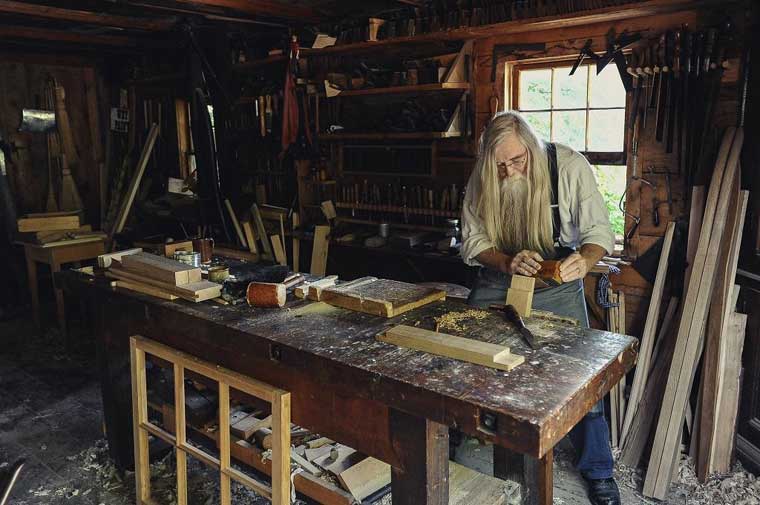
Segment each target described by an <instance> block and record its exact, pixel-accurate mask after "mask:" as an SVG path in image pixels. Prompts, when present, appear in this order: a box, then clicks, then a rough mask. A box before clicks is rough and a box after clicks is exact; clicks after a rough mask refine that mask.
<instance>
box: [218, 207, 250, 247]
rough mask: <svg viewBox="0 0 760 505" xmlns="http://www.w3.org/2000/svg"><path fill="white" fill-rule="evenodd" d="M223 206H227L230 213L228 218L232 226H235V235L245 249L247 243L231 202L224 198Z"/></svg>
mask: <svg viewBox="0 0 760 505" xmlns="http://www.w3.org/2000/svg"><path fill="white" fill-rule="evenodd" d="M224 206H225V207H226V208H227V212H228V213H229V215H230V220H231V221H232V226H233V227H234V228H235V235H237V238H238V241H239V242H240V245H242V246H243V247H245V248H246V249H247V248H248V243H247V242H246V241H245V236H244V235H243V230H242V228H240V221H238V218H237V216H236V215H235V209H233V208H232V204H231V203H230V201H229V200H228V199H225V200H224Z"/></svg>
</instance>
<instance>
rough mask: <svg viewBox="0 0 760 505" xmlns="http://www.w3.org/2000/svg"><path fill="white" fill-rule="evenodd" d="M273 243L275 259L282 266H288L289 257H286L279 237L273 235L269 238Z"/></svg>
mask: <svg viewBox="0 0 760 505" xmlns="http://www.w3.org/2000/svg"><path fill="white" fill-rule="evenodd" d="M269 240H271V241H272V250H273V251H274V259H275V261H277V263H279V264H280V265H287V264H288V257H287V256H286V255H285V249H283V248H282V242H281V241H280V236H279V235H272V236H271V237H269Z"/></svg>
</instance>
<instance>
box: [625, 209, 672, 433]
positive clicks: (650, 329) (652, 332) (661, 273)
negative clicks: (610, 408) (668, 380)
mask: <svg viewBox="0 0 760 505" xmlns="http://www.w3.org/2000/svg"><path fill="white" fill-rule="evenodd" d="M675 228H676V224H675V223H674V222H672V221H671V222H670V223H668V228H667V230H666V231H665V240H664V241H663V244H662V252H661V253H660V262H659V264H658V265H657V275H656V277H655V281H654V287H653V288H652V297H651V300H650V302H649V309H648V311H647V319H646V322H645V323H644V331H643V332H642V334H641V345H640V349H639V361H638V363H637V364H636V371H635V373H634V375H633V385H632V386H631V394H630V396H629V400H628V409H627V410H625V420H624V422H623V429H622V431H621V433H620V445H623V444H625V438H626V436H627V435H628V430H630V428H631V422H632V421H633V415H634V414H635V413H636V409H637V408H638V407H639V401H641V396H642V395H643V394H644V387H645V386H646V382H647V378H648V377H649V363H650V361H651V357H652V351H653V349H654V339H655V336H656V335H657V322H658V321H659V319H660V305H661V303H662V293H663V291H664V290H665V281H666V280H667V277H668V260H669V259H670V248H671V245H672V244H673V233H674V232H675Z"/></svg>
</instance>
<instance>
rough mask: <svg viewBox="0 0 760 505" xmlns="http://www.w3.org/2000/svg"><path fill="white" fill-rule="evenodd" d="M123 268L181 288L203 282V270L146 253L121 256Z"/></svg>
mask: <svg viewBox="0 0 760 505" xmlns="http://www.w3.org/2000/svg"><path fill="white" fill-rule="evenodd" d="M121 265H122V268H124V269H125V270H128V271H130V272H134V273H135V274H139V275H144V276H146V277H150V278H152V279H155V280H158V281H161V282H166V283H169V284H173V285H175V286H181V285H183V284H190V283H191V282H201V281H202V280H203V279H202V277H201V269H200V268H197V267H192V266H190V265H187V264H186V263H181V262H179V261H177V260H173V259H169V258H166V257H164V256H158V255H155V254H150V253H146V252H138V253H135V254H127V255H123V256H121Z"/></svg>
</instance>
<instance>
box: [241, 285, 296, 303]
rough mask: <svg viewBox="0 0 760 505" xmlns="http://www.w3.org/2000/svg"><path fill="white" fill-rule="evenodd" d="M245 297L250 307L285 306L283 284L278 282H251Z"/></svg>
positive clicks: (285, 297) (285, 296)
mask: <svg viewBox="0 0 760 505" xmlns="http://www.w3.org/2000/svg"><path fill="white" fill-rule="evenodd" d="M245 299H246V301H247V302H248V305H250V306H251V307H262V308H278V307H284V306H285V300H286V299H287V292H286V290H285V285H284V284H282V283H278V282H251V283H250V284H248V289H247V290H246V295H245Z"/></svg>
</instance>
